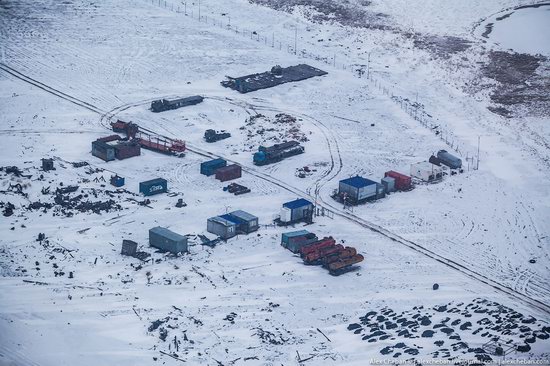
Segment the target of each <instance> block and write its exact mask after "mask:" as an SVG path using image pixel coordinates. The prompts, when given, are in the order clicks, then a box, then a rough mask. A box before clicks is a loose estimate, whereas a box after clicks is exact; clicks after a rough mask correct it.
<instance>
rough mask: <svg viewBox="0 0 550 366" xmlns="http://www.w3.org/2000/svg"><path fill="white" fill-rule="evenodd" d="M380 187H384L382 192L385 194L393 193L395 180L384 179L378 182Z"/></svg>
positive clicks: (390, 178)
mask: <svg viewBox="0 0 550 366" xmlns="http://www.w3.org/2000/svg"><path fill="white" fill-rule="evenodd" d="M380 183H382V185H383V186H384V191H385V192H386V193H391V192H395V178H392V177H384V178H382V180H381V181H380Z"/></svg>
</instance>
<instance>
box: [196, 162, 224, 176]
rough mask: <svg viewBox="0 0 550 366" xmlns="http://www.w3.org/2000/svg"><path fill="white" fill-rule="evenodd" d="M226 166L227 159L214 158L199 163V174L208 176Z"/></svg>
mask: <svg viewBox="0 0 550 366" xmlns="http://www.w3.org/2000/svg"><path fill="white" fill-rule="evenodd" d="M224 166H227V161H225V160H223V159H214V160H209V161H205V162H203V163H201V174H203V175H206V176H210V175H213V174H214V173H216V170H217V169H219V168H223V167H224Z"/></svg>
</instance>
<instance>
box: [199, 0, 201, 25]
mask: <svg viewBox="0 0 550 366" xmlns="http://www.w3.org/2000/svg"><path fill="white" fill-rule="evenodd" d="M200 21H201V0H199V22H200Z"/></svg>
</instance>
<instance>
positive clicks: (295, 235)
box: [281, 230, 318, 253]
mask: <svg viewBox="0 0 550 366" xmlns="http://www.w3.org/2000/svg"><path fill="white" fill-rule="evenodd" d="M317 240H318V239H317V235H315V234H313V233H310V232H309V231H307V230H299V231H292V232H288V233H283V235H281V245H282V246H283V248H286V249H288V250H290V251H291V252H292V253H298V252H299V251H300V249H301V248H302V247H304V246H306V245H309V244H311V243H314V242H316V241H317Z"/></svg>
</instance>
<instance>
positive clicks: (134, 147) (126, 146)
mask: <svg viewBox="0 0 550 366" xmlns="http://www.w3.org/2000/svg"><path fill="white" fill-rule="evenodd" d="M139 155H141V146H140V145H139V143H137V142H136V141H123V142H119V143H117V144H116V145H115V157H116V158H117V159H119V160H122V159H128V158H131V157H133V156H139Z"/></svg>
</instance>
